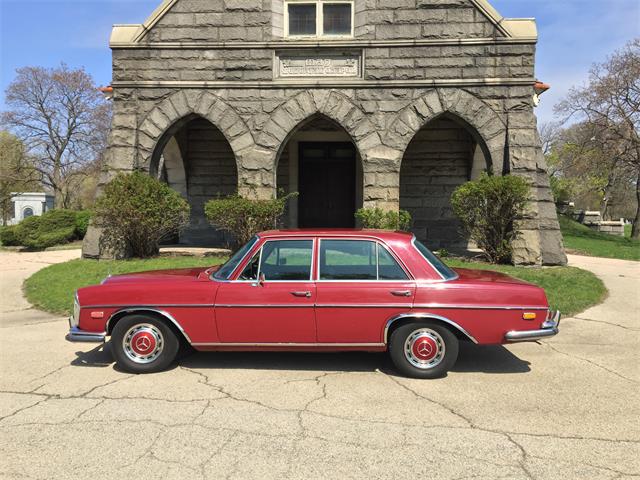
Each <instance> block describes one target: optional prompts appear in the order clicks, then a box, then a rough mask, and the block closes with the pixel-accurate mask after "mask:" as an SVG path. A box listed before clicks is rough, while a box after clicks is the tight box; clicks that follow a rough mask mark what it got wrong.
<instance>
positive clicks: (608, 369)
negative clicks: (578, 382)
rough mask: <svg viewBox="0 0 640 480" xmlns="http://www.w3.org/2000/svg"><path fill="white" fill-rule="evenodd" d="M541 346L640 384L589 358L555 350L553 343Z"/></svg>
mask: <svg viewBox="0 0 640 480" xmlns="http://www.w3.org/2000/svg"><path fill="white" fill-rule="evenodd" d="M540 345H544V346H546V347H549V348H550V349H551V350H553V351H554V352H556V353H559V354H560V355H564V356H566V357H569V358H573V359H574V360H580V361H582V362H586V363H588V364H590V365H593V366H594V367H597V368H600V369H601V370H604V371H605V372H609V373H610V374H612V375H615V376H617V377H619V378H621V379H623V380H626V381H627V382H631V383H635V384H640V382H638V381H637V380H634V379H633V378H629V377H625V376H624V375H622V374H620V373H618V372H616V371H615V370H611V369H610V368H607V367H605V366H604V365H600V364H599V363H596V362H594V361H592V360H589V359H588V358H584V357H581V356H579V355H576V354H574V353H567V352H563V351H562V350H559V349H557V348H555V347H554V346H553V344H551V343H547V342H545V343H541V344H540Z"/></svg>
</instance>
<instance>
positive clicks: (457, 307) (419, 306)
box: [81, 282, 549, 313]
mask: <svg viewBox="0 0 640 480" xmlns="http://www.w3.org/2000/svg"><path fill="white" fill-rule="evenodd" d="M306 283H309V282H306ZM375 283H377V282H375ZM402 283H404V282H402ZM309 306H315V307H317V308H390V307H394V308H408V307H409V308H410V307H413V309H414V310H415V309H422V308H436V309H441V310H548V309H549V308H548V307H516V306H505V305H496V306H490V305H487V306H484V305H452V304H446V303H421V304H416V305H413V306H411V305H410V304H409V303H403V304H359V303H354V304H322V305H312V304H311V305H290V304H276V305H251V304H248V305H243V304H220V305H214V304H210V303H207V304H204V303H203V304H189V305H186V304H185V305H181V304H154V305H133V306H132V305H86V306H83V307H81V308H83V309H98V308H126V309H145V310H153V309H155V308H303V307H309ZM115 313H117V312H115Z"/></svg>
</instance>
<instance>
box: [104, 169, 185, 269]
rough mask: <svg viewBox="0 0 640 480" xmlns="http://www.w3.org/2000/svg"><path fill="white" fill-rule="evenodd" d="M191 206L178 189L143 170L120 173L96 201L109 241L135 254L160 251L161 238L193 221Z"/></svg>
mask: <svg viewBox="0 0 640 480" xmlns="http://www.w3.org/2000/svg"><path fill="white" fill-rule="evenodd" d="M189 213H190V207H189V204H188V203H187V201H186V200H185V199H184V198H182V197H181V196H180V194H179V193H178V192H176V191H175V190H173V189H171V187H169V186H168V185H166V184H164V183H162V182H160V181H159V180H156V179H154V178H151V177H150V176H149V175H147V174H145V173H142V172H133V173H131V174H124V173H121V174H119V175H118V176H117V177H116V178H115V179H113V180H112V181H111V182H110V183H109V184H107V185H106V186H105V188H104V191H103V194H102V195H101V196H100V198H98V200H97V201H96V205H95V209H94V215H95V221H96V224H97V225H98V226H99V227H101V228H102V229H103V231H104V240H105V244H106V245H107V246H108V247H110V248H111V249H112V250H113V251H115V252H129V253H131V254H132V255H133V256H134V257H138V258H148V257H152V256H154V255H157V254H158V252H159V250H160V241H161V240H162V239H163V238H165V237H167V236H169V235H175V234H177V233H179V232H180V230H182V229H183V228H184V227H185V226H187V225H188V224H189Z"/></svg>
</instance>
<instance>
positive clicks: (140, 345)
mask: <svg viewBox="0 0 640 480" xmlns="http://www.w3.org/2000/svg"><path fill="white" fill-rule="evenodd" d="M179 347H180V342H179V341H178V338H177V337H176V334H175V333H174V332H173V330H172V329H171V328H170V327H169V326H168V325H167V324H165V323H164V322H163V321H161V320H158V319H157V318H154V317H151V316H146V315H128V316H126V317H124V318H122V319H120V321H119V322H118V323H116V325H115V327H114V328H113V332H112V334H111V351H112V352H113V356H114V357H115V361H116V363H117V364H118V366H119V367H120V368H121V369H123V370H126V371H127V372H132V373H154V372H159V371H162V370H165V369H166V368H167V367H168V366H169V365H171V363H172V362H173V361H174V360H175V358H176V355H177V354H178V349H179Z"/></svg>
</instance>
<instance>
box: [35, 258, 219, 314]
mask: <svg viewBox="0 0 640 480" xmlns="http://www.w3.org/2000/svg"><path fill="white" fill-rule="evenodd" d="M225 260H226V258H223V257H189V256H175V257H174V256H171V257H158V258H152V259H148V260H115V261H100V262H99V261H97V260H84V259H78V260H71V261H68V262H65V263H59V264H56V265H51V266H50V267H47V268H44V269H43V270H40V271H39V272H37V273H36V274H34V275H32V276H31V277H29V278H28V279H27V280H26V281H25V282H24V286H23V288H24V292H25V296H26V297H27V300H29V302H30V303H31V304H32V305H33V306H35V307H36V308H38V309H40V310H44V311H45V312H51V313H55V314H60V315H70V314H71V310H72V309H73V294H74V293H75V291H76V290H77V289H78V288H81V287H86V286H88V285H95V284H98V283H100V282H101V281H102V280H104V278H105V277H106V276H108V275H118V274H122V273H131V272H142V271H147V270H162V269H167V268H189V267H211V266H213V265H218V264H221V263H223V262H224V261H225Z"/></svg>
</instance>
